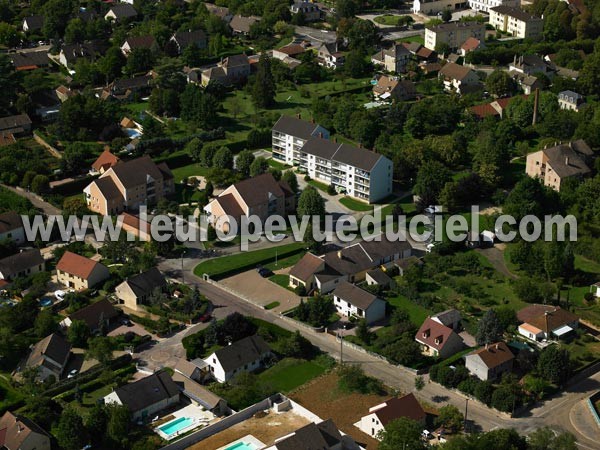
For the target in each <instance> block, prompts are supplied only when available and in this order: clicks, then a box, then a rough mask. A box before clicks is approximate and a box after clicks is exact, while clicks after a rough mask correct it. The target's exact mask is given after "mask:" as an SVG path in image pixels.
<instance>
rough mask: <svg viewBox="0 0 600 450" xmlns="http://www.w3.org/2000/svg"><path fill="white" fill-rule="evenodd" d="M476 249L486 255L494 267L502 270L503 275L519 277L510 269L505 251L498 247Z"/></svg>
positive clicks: (513, 277) (499, 270)
mask: <svg viewBox="0 0 600 450" xmlns="http://www.w3.org/2000/svg"><path fill="white" fill-rule="evenodd" d="M476 251H478V252H479V253H481V254H482V255H483V256H485V259H487V260H488V261H489V262H490V264H491V265H492V266H494V269H496V270H497V271H498V272H500V273H501V274H502V275H504V276H506V277H508V278H512V279H513V280H515V279H517V278H519V277H518V276H517V275H515V274H514V273H512V272H511V271H510V270H508V267H507V266H506V262H505V261H504V252H503V251H502V250H500V249H499V248H497V247H490V248H478V249H477V250H476Z"/></svg>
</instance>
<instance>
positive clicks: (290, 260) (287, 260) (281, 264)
mask: <svg viewBox="0 0 600 450" xmlns="http://www.w3.org/2000/svg"><path fill="white" fill-rule="evenodd" d="M303 256H304V252H299V253H296V254H293V255H290V256H286V257H283V258H279V257H278V258H277V263H275V261H273V262H270V263H268V264H265V265H264V266H265V267H266V268H267V269H269V270H272V271H275V270H278V269H285V268H286V267H291V266H294V265H296V263H297V262H298V261H300V260H301V259H302V257H303Z"/></svg>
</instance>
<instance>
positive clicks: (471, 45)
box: [459, 37, 485, 56]
mask: <svg viewBox="0 0 600 450" xmlns="http://www.w3.org/2000/svg"><path fill="white" fill-rule="evenodd" d="M481 48H485V42H484V41H482V40H479V39H477V38H474V37H468V38H467V40H466V41H465V42H463V43H462V45H461V46H460V49H459V54H460V55H461V56H467V53H470V52H474V51H475V50H479V49H481Z"/></svg>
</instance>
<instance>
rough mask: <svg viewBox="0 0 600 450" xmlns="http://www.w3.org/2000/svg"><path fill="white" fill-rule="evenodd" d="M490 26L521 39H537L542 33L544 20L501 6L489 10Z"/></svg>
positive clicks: (520, 10)
mask: <svg viewBox="0 0 600 450" xmlns="http://www.w3.org/2000/svg"><path fill="white" fill-rule="evenodd" d="M489 12H490V24H491V25H492V26H493V27H494V28H496V29H497V30H500V31H504V32H505V33H509V34H512V35H513V36H514V37H518V38H521V39H526V38H529V39H538V38H541V37H542V33H543V31H544V19H542V18H541V17H536V16H533V15H531V14H529V13H528V12H525V11H523V10H522V9H519V8H513V7H511V6H506V5H501V6H497V7H495V8H491V9H490V11H489Z"/></svg>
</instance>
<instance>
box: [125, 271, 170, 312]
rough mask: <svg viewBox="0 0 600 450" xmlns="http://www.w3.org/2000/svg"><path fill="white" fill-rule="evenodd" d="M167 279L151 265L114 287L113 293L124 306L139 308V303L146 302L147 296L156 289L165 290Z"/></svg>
mask: <svg viewBox="0 0 600 450" xmlns="http://www.w3.org/2000/svg"><path fill="white" fill-rule="evenodd" d="M166 287H167V280H166V279H165V277H164V275H163V274H162V273H160V270H158V268H156V267H153V268H151V269H149V270H147V271H145V272H142V273H140V274H137V275H134V276H132V277H130V278H129V279H127V280H125V281H123V282H122V283H121V284H119V285H118V286H117V287H116V288H115V295H116V296H117V298H118V299H119V300H120V301H121V302H122V303H123V304H124V305H125V307H126V308H129V309H132V310H134V311H138V310H140V305H143V304H145V303H147V301H148V299H149V297H150V296H151V295H152V293H153V292H154V291H156V290H157V289H160V290H161V291H162V290H165V289H166Z"/></svg>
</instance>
